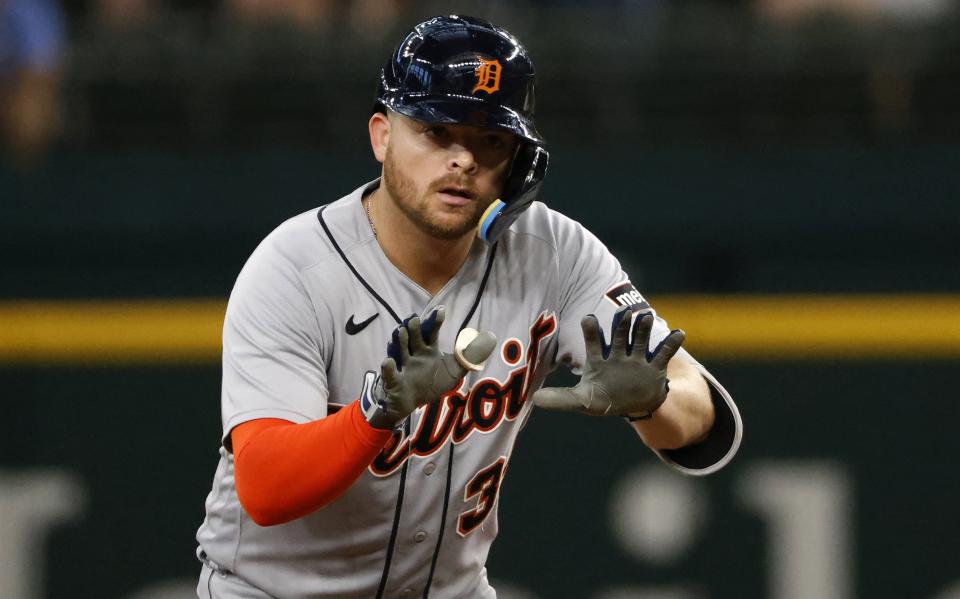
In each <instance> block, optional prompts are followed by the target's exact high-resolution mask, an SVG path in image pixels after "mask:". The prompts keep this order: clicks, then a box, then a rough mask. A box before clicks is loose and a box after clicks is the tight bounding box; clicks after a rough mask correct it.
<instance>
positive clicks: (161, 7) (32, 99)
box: [0, 0, 957, 168]
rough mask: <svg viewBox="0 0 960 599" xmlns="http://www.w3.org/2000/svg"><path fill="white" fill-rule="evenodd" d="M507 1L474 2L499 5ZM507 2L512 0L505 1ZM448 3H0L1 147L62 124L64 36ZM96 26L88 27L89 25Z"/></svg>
mask: <svg viewBox="0 0 960 599" xmlns="http://www.w3.org/2000/svg"><path fill="white" fill-rule="evenodd" d="M525 4H526V5H527V6H534V7H536V8H537V9H546V10H549V9H550V8H551V7H556V8H557V9H558V10H564V9H568V8H571V7H576V8H577V9H578V10H581V11H586V10H589V9H592V8H593V7H596V6H599V5H602V6H604V7H605V8H606V9H611V8H616V7H624V8H631V9H636V8H642V9H663V8H665V7H669V8H670V9H674V10H676V9H678V8H682V7H684V6H686V5H688V4H699V5H711V4H714V5H718V6H723V7H736V8H739V9H742V11H743V12H745V13H748V14H750V15H753V18H757V19H761V20H765V21H769V22H771V23H773V24H775V25H776V24H790V23H795V22H799V21H804V20H810V18H811V17H817V16H822V15H824V14H829V15H833V16H839V17H841V18H843V19H846V20H849V21H853V22H865V23H868V22H876V21H887V22H889V21H898V22H904V23H916V22H923V21H925V20H926V21H933V20H935V19H937V18H938V17H940V16H941V15H943V14H944V13H946V12H948V11H951V10H955V8H956V5H957V0H685V1H682V2H681V1H680V0H595V1H594V2H591V3H589V4H588V5H585V4H584V3H582V2H578V1H575V0H528V2H526V3H525ZM507 5H508V2H507V0H490V1H489V2H487V3H483V4H479V5H478V6H484V7H489V8H490V9H491V10H497V9H501V8H505V7H507ZM511 6H512V4H511ZM428 10H432V11H433V12H437V11H442V10H447V8H446V5H445V4H443V3H433V4H431V3H429V2H425V1H419V0H351V1H345V0H194V1H187V0H62V1H60V2H58V0H0V134H2V146H3V151H4V154H5V155H6V157H7V158H8V159H10V160H11V162H12V163H14V164H16V165H19V166H21V167H24V168H29V167H30V165H32V164H36V163H37V161H38V160H39V159H40V157H42V155H43V154H44V151H45V149H47V148H49V146H50V145H51V144H53V143H55V141H56V139H57V135H58V132H59V131H60V130H61V114H62V111H61V109H60V105H59V98H60V92H59V88H60V85H61V80H62V75H63V73H64V64H65V62H66V61H67V58H66V57H67V56H69V50H70V43H69V40H71V39H74V38H75V37H76V36H77V32H79V31H84V32H86V35H87V38H88V39H89V38H90V37H94V38H95V37H98V36H99V35H100V34H101V33H106V32H109V31H120V32H123V31H127V32H130V31H136V30H138V29H139V28H142V27H148V26H150V25H151V24H155V23H156V22H158V21H162V20H163V19H165V18H167V17H169V16H170V15H174V14H175V15H190V18H191V19H193V20H195V21H196V22H200V23H207V24H209V23H216V24H218V25H220V27H218V31H223V30H228V31H231V30H234V29H236V30H238V31H239V30H244V29H251V28H253V29H255V28H258V27H261V26H263V25H266V24H277V23H282V24H284V25H285V26H292V27H294V28H296V29H299V30H302V31H304V32H308V33H309V32H313V31H321V30H325V31H328V32H329V31H334V32H336V35H344V34H345V35H348V36H350V37H351V38H353V39H361V40H362V39H368V40H378V39H380V38H381V37H383V36H384V34H385V33H386V32H388V31H394V30H396V29H397V28H398V27H400V28H402V27H403V26H404V25H405V23H406V22H408V21H411V19H412V18H413V17H410V18H408V16H409V14H410V13H412V12H416V13H417V15H416V16H417V17H419V16H422V14H421V13H423V12H425V11H428ZM91 31H93V32H94V33H93V34H91V33H90V32H91Z"/></svg>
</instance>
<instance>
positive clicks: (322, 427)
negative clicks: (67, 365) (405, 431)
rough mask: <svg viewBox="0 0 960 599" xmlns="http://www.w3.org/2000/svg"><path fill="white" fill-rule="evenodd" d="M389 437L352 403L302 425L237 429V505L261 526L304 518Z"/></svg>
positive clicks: (254, 423) (268, 421)
mask: <svg viewBox="0 0 960 599" xmlns="http://www.w3.org/2000/svg"><path fill="white" fill-rule="evenodd" d="M391 434H392V432H391V431H389V430H380V429H376V428H373V427H372V426H370V424H369V423H368V422H367V420H366V419H365V418H364V417H363V413H361V411H360V403H359V402H356V401H355V402H353V403H351V404H350V405H348V406H347V407H345V408H343V409H341V410H340V411H338V412H336V413H335V414H331V415H329V416H327V417H326V418H322V419H320V420H315V421H313V422H308V423H305V424H294V423H292V422H289V421H287V420H279V419H276V418H260V419H257V420H250V421H248V422H244V423H243V424H240V425H237V426H236V427H235V428H234V429H233V431H232V432H231V438H232V441H233V449H234V482H235V483H236V486H237V497H238V498H239V499H240V505H242V506H243V509H244V510H246V511H247V513H248V514H249V515H250V517H251V518H252V519H253V521H254V522H256V523H257V524H259V525H260V526H272V525H275V524H283V523H286V522H290V521H291V520H296V519H297V518H302V517H303V516H306V515H307V514H310V513H311V512H313V511H315V510H317V509H319V508H320V507H322V506H324V505H326V504H327V503H329V502H331V501H333V500H334V499H336V498H337V497H338V496H340V494H341V493H343V492H344V491H345V490H347V488H348V487H350V485H352V484H353V483H354V482H355V481H356V480H357V479H358V478H359V477H360V475H361V474H362V473H363V471H364V469H366V467H367V466H369V465H370V462H372V461H373V459H374V458H375V457H376V456H377V454H378V453H379V452H380V450H381V449H382V448H383V446H384V445H386V443H387V441H388V440H389V439H390V436H391Z"/></svg>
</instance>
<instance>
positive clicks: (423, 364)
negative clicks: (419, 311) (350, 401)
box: [360, 306, 497, 429]
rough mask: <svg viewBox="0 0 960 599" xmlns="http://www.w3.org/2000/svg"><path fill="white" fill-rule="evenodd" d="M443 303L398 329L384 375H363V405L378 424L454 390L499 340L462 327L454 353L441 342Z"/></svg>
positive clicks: (391, 421) (390, 422) (396, 419)
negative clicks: (441, 349) (447, 351)
mask: <svg viewBox="0 0 960 599" xmlns="http://www.w3.org/2000/svg"><path fill="white" fill-rule="evenodd" d="M444 314H445V313H444V308H443V306H440V307H439V308H437V309H436V310H434V311H433V313H431V314H430V315H429V316H428V317H427V318H425V319H424V320H423V322H421V321H420V318H419V317H417V316H412V317H410V318H408V319H406V320H404V321H403V324H401V325H400V326H399V327H397V329H396V330H395V331H394V334H393V340H392V341H391V343H390V344H388V346H387V354H388V357H387V358H386V359H385V360H384V361H383V363H382V364H381V365H380V374H379V375H377V374H376V373H375V372H373V371H368V372H367V373H366V374H365V375H364V381H363V392H362V393H361V395H360V407H361V409H362V410H363V413H364V415H365V416H366V417H367V421H368V422H370V425H371V426H373V427H374V428H380V429H390V428H394V427H395V426H396V425H397V424H399V423H400V422H402V421H403V419H404V418H406V417H407V416H408V415H409V414H410V413H411V412H413V411H414V410H416V409H417V408H418V407H420V406H422V405H425V404H428V403H430V402H432V401H437V400H439V399H440V398H441V397H443V395H445V394H447V393H449V392H450V391H453V390H454V389H455V388H456V387H457V385H459V384H460V380H461V379H462V378H463V377H464V376H466V374H467V372H468V371H470V370H480V369H482V368H483V364H484V362H486V360H487V358H488V357H490V354H491V353H492V352H493V349H494V348H495V347H496V345H497V338H496V336H494V334H493V333H490V332H488V331H484V332H479V333H478V332H477V331H476V330H474V329H469V328H466V329H463V330H462V331H460V334H459V335H458V336H457V342H456V344H455V347H454V353H452V354H448V353H444V352H442V351H440V349H439V348H438V347H437V338H438V336H439V335H440V326H441V325H442V324H443V319H444Z"/></svg>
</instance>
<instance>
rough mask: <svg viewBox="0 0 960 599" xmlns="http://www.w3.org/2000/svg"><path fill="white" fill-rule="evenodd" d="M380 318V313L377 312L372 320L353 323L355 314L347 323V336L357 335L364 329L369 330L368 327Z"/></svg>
mask: <svg viewBox="0 0 960 599" xmlns="http://www.w3.org/2000/svg"><path fill="white" fill-rule="evenodd" d="M377 316H380V313H379V312H377V313H376V314H374V315H373V316H371V317H370V318H368V319H366V320H364V321H363V322H353V314H351V315H350V320H348V321H347V326H346V327H344V328H345V329H346V330H347V335H356V334H357V333H359V332H360V331H362V330H363V329H365V328H367V325H368V324H370V323H371V322H373V320H374V319H375V318H376V317H377Z"/></svg>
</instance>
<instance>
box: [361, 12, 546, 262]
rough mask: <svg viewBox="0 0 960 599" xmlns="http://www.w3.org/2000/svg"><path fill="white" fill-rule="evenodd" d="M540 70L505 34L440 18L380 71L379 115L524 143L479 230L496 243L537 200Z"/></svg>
mask: <svg viewBox="0 0 960 599" xmlns="http://www.w3.org/2000/svg"><path fill="white" fill-rule="evenodd" d="M535 76H536V74H535V71H534V68H533V62H532V61H531V60H530V57H529V55H528V54H527V51H526V49H525V48H524V47H523V46H522V45H520V42H518V41H517V40H516V38H514V37H513V36H512V35H511V34H510V33H508V32H507V31H506V30H504V29H500V28H497V27H494V26H493V25H492V24H490V23H488V22H486V21H483V20H480V19H475V18H472V17H464V16H450V17H435V18H433V19H429V20H427V21H424V22H423V23H420V24H419V25H417V26H416V27H414V29H413V31H411V32H410V33H409V34H408V35H407V37H406V38H404V40H403V41H402V42H401V43H400V45H399V46H397V49H396V50H394V52H393V53H392V54H391V56H390V58H389V59H388V60H387V62H386V64H385V65H384V66H383V69H382V70H381V71H380V83H379V87H378V90H377V98H376V101H375V103H374V110H384V109H390V110H393V111H394V112H398V113H400V114H402V115H404V116H407V117H409V118H412V119H415V120H418V121H422V122H427V123H438V124H464V125H474V126H478V127H484V128H490V129H500V130H503V131H508V132H510V133H513V134H514V135H516V136H517V137H518V138H519V141H520V143H519V146H518V148H517V153H516V155H515V157H514V159H513V162H512V163H511V166H510V170H509V174H508V175H507V179H506V183H505V185H504V191H503V194H502V196H501V198H500V199H499V200H496V201H495V202H494V203H493V204H492V205H491V206H490V208H489V209H488V210H487V212H486V213H485V214H484V217H483V218H482V219H481V222H480V225H479V227H478V235H479V236H480V237H481V238H483V239H484V240H486V241H487V242H488V243H491V244H492V243H494V242H495V241H496V240H497V239H498V238H499V236H500V235H501V234H502V233H503V232H504V231H505V230H506V229H508V228H509V227H510V225H511V224H513V221H515V220H516V218H517V217H518V216H519V215H520V213H521V212H523V211H524V210H525V209H526V208H527V207H529V206H530V204H531V203H532V202H533V201H534V200H535V199H536V196H537V194H538V193H539V190H540V185H541V183H542V180H543V177H544V175H545V174H546V170H547V162H548V157H549V155H548V154H547V151H546V150H545V149H544V147H543V146H544V140H543V137H542V136H541V135H540V133H539V131H537V129H536V127H535V126H534V124H533V109H534V80H535Z"/></svg>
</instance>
